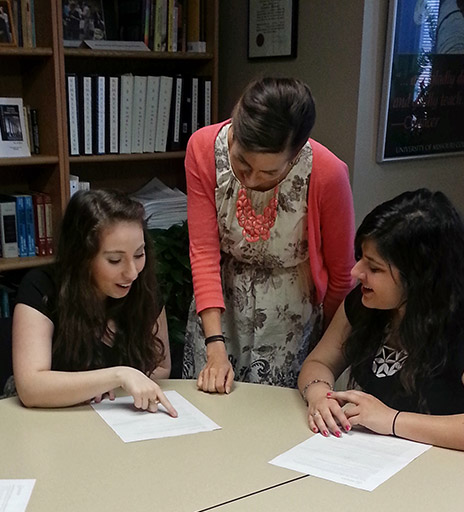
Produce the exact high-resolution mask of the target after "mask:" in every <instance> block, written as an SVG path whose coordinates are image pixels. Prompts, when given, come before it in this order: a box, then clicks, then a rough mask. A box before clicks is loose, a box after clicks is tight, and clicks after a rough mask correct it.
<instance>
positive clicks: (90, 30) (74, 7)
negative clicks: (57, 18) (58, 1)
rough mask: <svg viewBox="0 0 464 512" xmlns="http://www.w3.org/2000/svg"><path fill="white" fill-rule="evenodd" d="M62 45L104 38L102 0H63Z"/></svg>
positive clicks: (77, 44) (73, 45)
mask: <svg viewBox="0 0 464 512" xmlns="http://www.w3.org/2000/svg"><path fill="white" fill-rule="evenodd" d="M63 39H64V46H72V47H76V46H79V45H80V43H81V42H82V41H84V40H91V41H93V40H97V41H100V40H102V39H106V30H105V21H104V16H103V6H102V0H86V1H80V0H63Z"/></svg>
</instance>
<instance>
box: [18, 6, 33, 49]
mask: <svg viewBox="0 0 464 512" xmlns="http://www.w3.org/2000/svg"><path fill="white" fill-rule="evenodd" d="M20 1H21V26H22V34H23V46H24V48H32V19H31V4H30V1H29V0H20Z"/></svg>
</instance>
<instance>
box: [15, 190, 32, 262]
mask: <svg viewBox="0 0 464 512" xmlns="http://www.w3.org/2000/svg"><path fill="white" fill-rule="evenodd" d="M13 197H14V199H15V201H16V232H17V234H18V253H19V256H21V257H23V256H27V255H28V252H27V235H26V215H25V209H24V198H23V196H22V195H20V194H13Z"/></svg>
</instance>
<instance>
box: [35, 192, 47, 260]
mask: <svg viewBox="0 0 464 512" xmlns="http://www.w3.org/2000/svg"><path fill="white" fill-rule="evenodd" d="M32 203H33V205H34V228H35V254H36V255H37V256H46V255H47V247H46V240H45V206H44V198H43V196H42V195H41V194H39V193H35V194H33V196H32Z"/></svg>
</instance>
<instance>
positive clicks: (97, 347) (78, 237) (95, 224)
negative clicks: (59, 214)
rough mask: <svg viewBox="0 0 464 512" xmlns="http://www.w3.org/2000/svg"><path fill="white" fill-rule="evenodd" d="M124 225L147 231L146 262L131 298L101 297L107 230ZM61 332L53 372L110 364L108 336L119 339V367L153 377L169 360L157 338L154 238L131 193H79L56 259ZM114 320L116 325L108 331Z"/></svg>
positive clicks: (55, 346)
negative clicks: (96, 268)
mask: <svg viewBox="0 0 464 512" xmlns="http://www.w3.org/2000/svg"><path fill="white" fill-rule="evenodd" d="M118 222H135V223H137V224H139V225H140V226H141V227H142V228H143V230H144V239H145V240H144V241H145V254H146V263H145V266H144V268H143V270H142V271H141V272H140V274H139V276H138V278H137V279H136V280H135V281H134V283H133V284H132V286H131V289H130V291H129V293H128V294H127V296H126V297H124V298H122V299H112V298H109V297H108V298H107V299H106V301H102V300H101V299H99V298H98V296H97V293H96V289H95V284H94V282H93V277H92V272H91V263H92V261H93V259H94V257H95V256H96V255H97V253H98V251H99V248H100V242H101V235H102V232H103V230H105V229H106V228H108V227H110V226H113V225H114V224H116V223H118ZM56 268H57V275H56V280H57V304H56V318H57V328H56V330H55V333H54V340H53V367H54V368H60V369H62V370H68V371H73V370H89V369H95V368H100V367H102V366H103V365H104V361H103V357H104V356H103V349H104V347H103V343H102V341H101V340H102V337H103V336H104V335H105V334H106V335H109V336H110V337H111V338H112V339H113V348H112V350H111V352H112V354H114V356H113V359H114V364H115V365H119V364H124V365H127V366H132V367H134V368H137V369H139V370H141V371H142V372H143V373H145V374H147V375H150V374H151V373H152V372H153V370H154V369H155V368H156V367H157V366H158V364H159V363H160V361H161V360H162V359H163V358H164V350H163V344H162V342H161V341H160V340H159V339H158V338H157V337H156V332H155V334H154V327H155V325H156V320H157V315H158V314H159V307H158V304H157V286H156V279H155V271H154V256H153V247H152V243H151V238H150V236H149V235H148V234H147V231H146V228H145V223H144V209H143V206H142V205H141V204H140V203H138V202H137V201H133V200H132V199H130V198H129V197H128V196H127V195H126V194H123V193H121V192H117V191H110V190H89V191H79V192H77V193H75V194H74V195H73V196H72V198H71V200H70V201H69V204H68V207H67V209H66V212H65V215H64V218H63V223H62V226H61V233H60V239H59V244H58V251H57V257H56ZM108 320H112V321H113V322H114V324H115V326H116V329H115V332H112V331H110V330H109V328H108Z"/></svg>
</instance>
